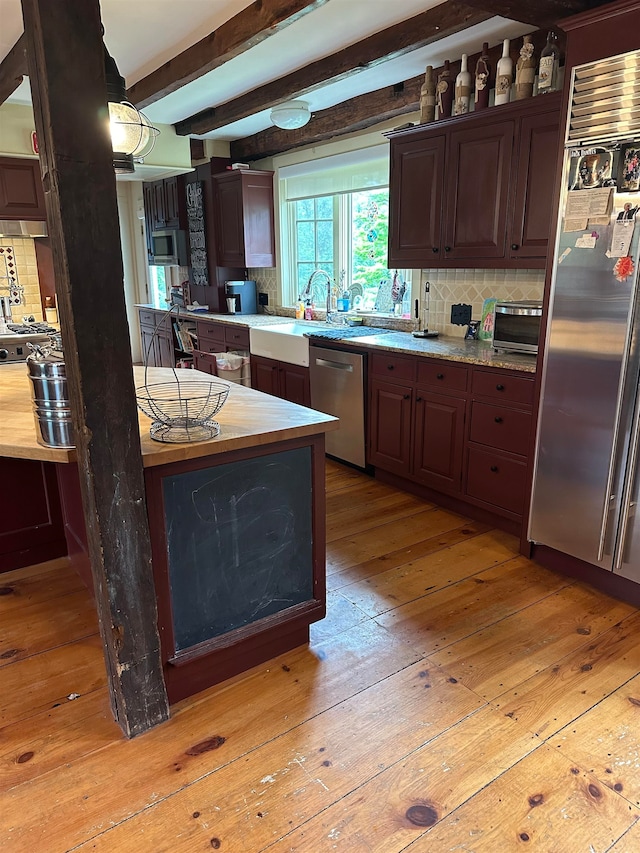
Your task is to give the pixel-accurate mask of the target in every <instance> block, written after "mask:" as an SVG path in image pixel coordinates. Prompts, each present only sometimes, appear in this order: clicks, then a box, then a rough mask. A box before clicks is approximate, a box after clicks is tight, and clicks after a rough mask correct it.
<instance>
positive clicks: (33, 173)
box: [0, 157, 47, 221]
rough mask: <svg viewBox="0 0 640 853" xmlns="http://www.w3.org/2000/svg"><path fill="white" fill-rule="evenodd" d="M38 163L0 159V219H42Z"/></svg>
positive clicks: (45, 216) (20, 159) (12, 158)
mask: <svg viewBox="0 0 640 853" xmlns="http://www.w3.org/2000/svg"><path fill="white" fill-rule="evenodd" d="M46 218H47V212H46V210H45V206H44V193H43V191H42V178H41V176H40V162H39V161H38V160H27V159H23V158H20V157H1V158H0V219H31V220H41V221H42V220H46Z"/></svg>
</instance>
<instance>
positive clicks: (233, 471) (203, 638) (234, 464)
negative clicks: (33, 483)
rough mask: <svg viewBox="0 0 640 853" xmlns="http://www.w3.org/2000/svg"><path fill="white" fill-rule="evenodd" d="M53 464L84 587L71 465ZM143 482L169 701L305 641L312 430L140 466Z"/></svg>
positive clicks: (317, 554)
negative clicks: (302, 434) (278, 439)
mask: <svg viewBox="0 0 640 853" xmlns="http://www.w3.org/2000/svg"><path fill="white" fill-rule="evenodd" d="M60 468H61V471H60V477H59V480H60V489H61V493H62V503H63V510H64V516H65V527H66V535H67V542H68V547H69V555H70V558H71V561H72V564H73V565H74V567H75V568H76V570H77V571H78V573H79V574H80V575H81V576H82V577H83V579H84V580H85V582H88V584H91V573H90V566H89V560H88V556H87V551H86V534H85V529H84V520H83V516H82V509H81V507H82V504H81V502H80V490H79V481H78V472H77V468H76V466H75V465H71V464H68V465H64V466H60ZM145 488H146V498H147V511H148V517H149V528H150V533H151V547H152V558H153V560H152V562H153V578H154V584H155V590H156V600H157V607H158V629H159V633H160V643H161V654H162V663H163V670H164V677H165V683H166V687H167V693H168V696H169V701H170V702H171V703H174V702H177V701H179V700H180V699H184V698H185V697H187V696H190V695H192V694H194V693H197V692H199V691H201V690H203V689H205V688H207V687H210V686H212V685H214V684H217V683H219V682H221V681H224V680H226V679H227V678H230V677H232V676H235V675H239V674H240V673H242V672H245V671H246V670H248V669H251V668H252V667H254V666H256V665H258V664H261V663H264V662H265V661H267V660H269V659H270V658H272V657H275V656H276V655H279V654H282V653H284V652H286V651H289V650H291V649H293V648H295V647H296V646H300V645H304V644H306V643H308V641H309V625H310V624H311V623H312V622H315V621H317V620H318V619H322V618H323V617H324V615H325V612H326V584H325V499H324V436H323V435H322V434H320V435H316V436H311V437H306V438H299V439H291V440H288V441H283V442H280V443H274V444H265V445H262V446H258V447H254V448H250V449H245V450H237V451H231V452H226V453H217V454H211V455H209V456H204V457H199V458H195V459H189V460H185V461H181V462H172V463H169V464H166V465H158V466H151V467H148V468H146V469H145Z"/></svg>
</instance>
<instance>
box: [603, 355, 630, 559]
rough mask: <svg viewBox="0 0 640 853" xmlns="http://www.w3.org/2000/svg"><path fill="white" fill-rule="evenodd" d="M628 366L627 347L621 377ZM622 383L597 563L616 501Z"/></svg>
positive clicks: (623, 395)
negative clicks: (614, 487)
mask: <svg viewBox="0 0 640 853" xmlns="http://www.w3.org/2000/svg"><path fill="white" fill-rule="evenodd" d="M628 366H629V347H628V346H627V347H626V348H625V353H624V357H623V360H622V367H621V376H625V375H626V371H627V369H628ZM624 397H625V394H624V382H623V383H621V384H620V388H619V390H618V400H617V402H616V414H615V428H614V431H613V441H612V443H611V457H610V459H609V471H608V473H607V488H606V491H605V495H606V497H605V501H604V507H603V510H602V523H601V525H600V541H599V542H598V562H600V561H601V560H602V558H603V557H604V548H605V543H606V540H607V531H608V527H609V519H610V518H611V517H612V515H613V512H612V510H613V509H614V506H613V503H614V501H615V499H616V496H615V494H613V482H614V479H615V475H616V468H617V462H618V455H619V454H620V451H621V449H620V447H619V446H618V443H619V438H620V419H621V417H622V408H623V406H624Z"/></svg>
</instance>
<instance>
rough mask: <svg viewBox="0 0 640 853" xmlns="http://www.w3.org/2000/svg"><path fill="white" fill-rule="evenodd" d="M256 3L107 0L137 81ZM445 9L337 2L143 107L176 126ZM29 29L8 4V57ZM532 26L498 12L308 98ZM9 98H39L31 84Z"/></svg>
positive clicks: (227, 136)
mask: <svg viewBox="0 0 640 853" xmlns="http://www.w3.org/2000/svg"><path fill="white" fill-rule="evenodd" d="M250 5H251V0H102V4H101V9H102V20H103V24H104V28H105V44H106V45H107V48H108V49H109V52H110V53H111V55H112V56H113V57H114V59H115V60H116V62H117V64H118V67H119V69H120V73H121V74H122V75H123V76H124V77H125V80H126V82H127V85H129V86H130V85H132V84H133V83H135V82H137V81H138V80H140V79H141V78H142V77H145V76H146V75H147V74H149V73H150V72H152V71H154V70H155V69H156V68H158V67H159V66H160V65H162V64H163V63H164V62H166V61H167V60H168V59H171V58H172V57H173V56H175V55H176V54H178V53H180V52H181V51H182V50H185V49H186V48H187V47H190V46H191V45H192V44H194V43H195V42H197V41H199V40H200V39H201V38H203V37H204V36H205V35H208V34H209V33H210V32H212V31H213V30H215V29H216V28H217V27H219V26H220V25H221V24H223V23H224V22H225V21H227V20H229V19H230V18H232V17H233V16H234V15H236V14H237V13H238V12H239V11H241V10H242V9H243V8H245V7H247V6H250ZM437 5H439V4H438V3H437V2H435V0H396V2H390V0H328V2H327V3H326V4H325V5H323V6H321V7H320V8H319V9H317V10H314V11H313V12H311V13H309V14H307V15H304V16H303V17H302V18H300V19H299V20H298V21H296V22H295V23H293V24H292V25H291V26H289V27H287V28H286V29H284V30H283V31H282V32H279V33H276V34H275V35H273V36H271V37H270V38H267V39H265V40H264V41H262V42H261V43H260V44H258V45H256V46H255V47H253V48H251V50H249V51H246V52H245V53H243V54H242V55H241V56H238V57H236V58H235V59H232V60H231V61H230V62H227V63H225V64H224V65H222V66H221V67H220V68H217V69H215V70H214V71H211V72H209V73H208V74H205V75H204V76H203V77H200V78H199V79H198V80H195V81H194V82H192V83H189V84H188V85H187V86H184V87H183V88H181V89H180V90H179V91H177V92H174V93H172V94H170V95H168V96H166V97H165V98H162V99H161V100H160V101H157V102H156V103H154V104H152V105H151V106H149V107H147V108H146V109H145V110H144V111H145V113H146V114H147V115H148V116H149V118H150V119H151V120H152V121H153V122H156V123H161V124H173V123H175V122H177V121H180V120H181V119H184V118H187V117H188V116H190V115H193V114H194V113H197V112H199V111H201V110H204V109H206V108H208V107H212V106H216V105H217V104H221V103H225V102H226V101H229V100H232V99H233V98H235V97H238V96H239V95H242V94H244V93H245V92H248V91H251V89H253V88H255V87H256V86H260V85H262V84H264V83H268V82H269V81H271V80H275V79H278V78H279V77H282V76H283V75H284V74H288V73H290V72H292V71H295V70H296V69H297V68H300V67H303V66H305V65H308V64H310V63H312V62H314V61H315V60H317V59H321V58H323V57H325V56H328V55H330V54H333V53H335V52H337V51H338V50H341V49H343V48H345V47H348V46H349V45H350V44H354V43H356V42H358V41H360V40H361V39H363V38H366V37H367V36H370V35H372V34H373V33H375V32H378V31H380V30H383V29H386V28H387V27H390V26H392V25H393V24H396V23H399V22H400V21H402V20H405V19H407V18H411V17H413V16H414V15H418V14H420V12H424V11H425V10H427V9H429V8H431V7H433V6H437ZM22 29H23V27H22V12H21V5H20V0H0V59H1V58H4V56H5V55H6V54H7V53H8V51H9V50H10V49H11V47H12V46H13V44H14V43H15V42H16V41H17V39H18V37H19V36H20V34H21V32H22ZM533 29H534V28H533V27H531V26H528V25H526V24H521V23H517V22H513V21H508V20H506V19H504V18H498V17H494V18H491V19H490V20H489V21H486V22H485V23H483V24H480V25H477V26H475V27H472V28H470V29H468V30H465V31H463V32H462V33H459V34H457V35H455V36H451V37H449V38H446V39H442V40H441V41H438V42H436V43H435V44H433V45H430V46H428V47H426V48H422V49H420V50H416V51H413V52H411V53H408V54H406V55H405V56H403V57H401V58H399V59H395V60H392V61H389V62H385V63H382V64H381V65H379V66H376V67H375V68H372V69H370V70H364V71H362V72H361V73H359V74H356V75H354V76H352V77H351V78H349V79H348V80H344V81H341V82H339V83H334V84H331V85H329V86H325V87H322V88H318V89H316V90H314V91H313V92H311V93H309V94H308V95H305V96H304V97H305V99H306V100H307V101H308V102H309V104H310V106H311V110H312V112H313V111H314V110H322V109H325V108H327V107H331V106H334V105H335V104H337V103H341V102H343V101H345V100H348V99H349V98H351V97H354V96H356V95H361V94H364V93H366V92H371V91H374V90H376V89H380V88H382V87H385V86H389V85H392V84H394V83H398V82H400V81H402V80H407V79H409V78H411V77H415V76H417V75H418V74H421V73H423V72H424V69H425V66H426V65H433V66H438V65H441V64H442V63H443V61H444V60H445V59H451V60H455V59H457V58H459V57H460V55H461V54H462V53H476V52H477V51H479V50H480V48H481V46H482V43H483V42H484V41H488V42H489V43H490V45H494V44H497V43H498V42H500V41H501V40H502V39H503V38H517V37H519V36H521V35H523V34H524V33H527V32H531V31H532V30H533ZM10 100H13V101H18V102H29V101H30V91H29V85H28V82H27V81H25V83H23V84H22V86H21V87H20V88H19V89H18V90H17V91H16V92H15V93H14V95H13V96H12V98H11V99H10ZM270 125H271V122H270V121H269V112H268V111H265V112H262V113H258V114H256V115H254V116H251V117H249V118H246V119H243V120H242V121H238V122H235V123H234V124H231V125H227V126H226V127H224V128H220V129H218V130H216V131H213V132H212V133H210V134H207V137H209V138H213V139H222V140H233V139H239V138H242V137H245V136H250V135H252V134H254V133H257V132H258V131H260V130H264V129H266V128H267V127H269V126H270Z"/></svg>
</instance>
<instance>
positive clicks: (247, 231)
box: [213, 169, 275, 267]
mask: <svg viewBox="0 0 640 853" xmlns="http://www.w3.org/2000/svg"><path fill="white" fill-rule="evenodd" d="M213 184H214V199H215V227H216V245H217V254H218V264H220V266H225V267H273V266H275V230H274V210H273V172H263V171H257V170H253V169H230V170H228V171H226V172H222V173H220V174H216V175H213Z"/></svg>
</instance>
